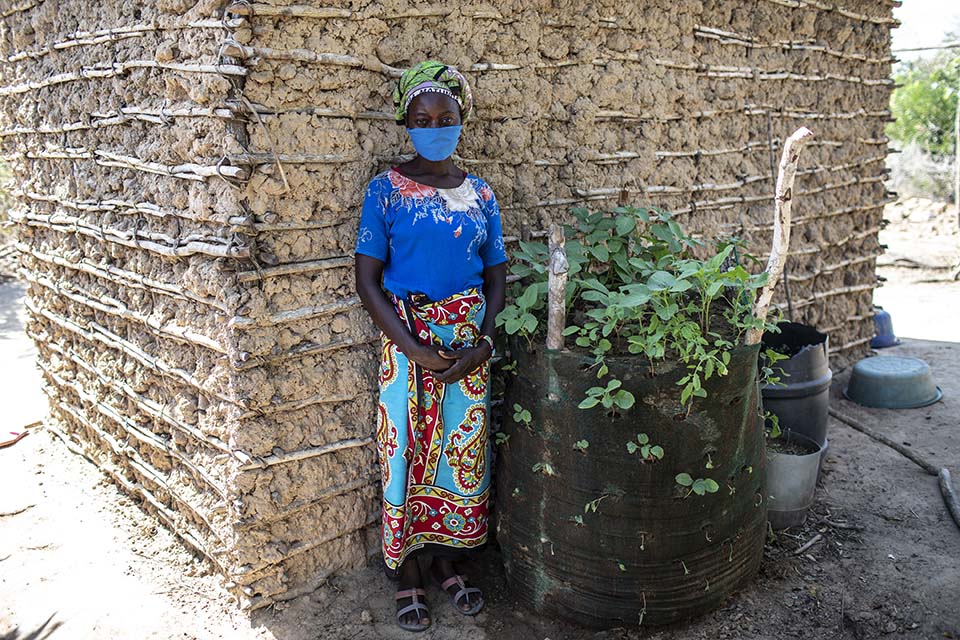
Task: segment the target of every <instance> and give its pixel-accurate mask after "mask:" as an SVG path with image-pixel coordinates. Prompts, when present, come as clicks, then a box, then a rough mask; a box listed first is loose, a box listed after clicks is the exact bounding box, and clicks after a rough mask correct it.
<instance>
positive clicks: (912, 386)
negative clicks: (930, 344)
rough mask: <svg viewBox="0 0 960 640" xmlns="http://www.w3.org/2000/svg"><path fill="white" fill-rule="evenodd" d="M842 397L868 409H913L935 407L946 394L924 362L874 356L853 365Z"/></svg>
mask: <svg viewBox="0 0 960 640" xmlns="http://www.w3.org/2000/svg"><path fill="white" fill-rule="evenodd" d="M843 395H845V396H846V397H847V398H848V399H850V400H853V401H854V402H856V403H857V404H862V405H863V406H865V407H880V408H884V409H913V408H916V407H925V406H927V405H928V404H933V403H934V402H936V401H937V400H939V399H940V398H941V397H942V396H943V392H941V391H940V388H939V387H937V386H936V385H935V384H934V383H933V375H932V374H931V373H930V365H928V364H927V363H926V362H924V361H923V360H920V359H919V358H907V357H903V356H874V357H872V358H864V359H863V360H861V361H860V362H858V363H857V364H855V365H854V367H853V373H852V374H851V375H850V382H849V383H848V384H847V388H846V389H844V390H843Z"/></svg>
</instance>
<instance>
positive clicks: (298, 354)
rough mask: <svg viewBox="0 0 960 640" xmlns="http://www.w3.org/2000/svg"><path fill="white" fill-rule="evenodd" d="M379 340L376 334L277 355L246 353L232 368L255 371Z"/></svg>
mask: <svg viewBox="0 0 960 640" xmlns="http://www.w3.org/2000/svg"><path fill="white" fill-rule="evenodd" d="M379 340H380V336H379V334H378V335H371V336H367V337H360V338H342V339H338V340H331V341H330V342H324V343H322V344H316V343H306V344H298V345H297V346H295V347H292V348H290V349H287V350H286V351H282V352H280V353H277V354H273V353H271V354H269V355H258V354H252V353H246V354H244V359H243V360H242V361H241V362H235V363H233V367H234V369H235V370H237V371H246V370H248V369H255V368H257V367H265V366H268V365H272V364H278V363H280V362H284V361H286V360H294V359H297V358H306V357H307V356H315V355H317V354H320V353H329V352H331V351H340V350H341V349H346V348H348V347H358V346H363V345H367V344H371V343H373V342H377V341H379Z"/></svg>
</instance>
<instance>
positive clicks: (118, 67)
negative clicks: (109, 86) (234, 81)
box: [0, 60, 247, 97]
mask: <svg viewBox="0 0 960 640" xmlns="http://www.w3.org/2000/svg"><path fill="white" fill-rule="evenodd" d="M131 69H164V70H169V71H180V72H183V73H215V74H219V75H226V76H245V75H247V70H246V69H245V68H243V67H238V66H236V65H229V64H182V63H176V62H157V61H155V60H129V61H127V62H114V63H112V64H108V65H97V66H92V67H81V68H80V71H71V72H69V73H58V74H56V75H53V76H50V77H49V78H45V79H43V80H40V81H28V82H23V83H20V84H12V85H7V86H4V87H0V97H3V96H11V95H17V94H21V93H27V92H30V91H36V90H38V89H43V88H45V87H52V86H54V85H58V84H65V83H67V82H74V81H76V80H87V79H90V78H115V77H117V76H120V75H123V74H124V73H126V72H127V71H130V70H131Z"/></svg>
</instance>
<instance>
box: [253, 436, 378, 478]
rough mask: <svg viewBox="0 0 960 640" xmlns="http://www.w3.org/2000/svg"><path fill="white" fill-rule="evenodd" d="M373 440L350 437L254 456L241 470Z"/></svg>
mask: <svg viewBox="0 0 960 640" xmlns="http://www.w3.org/2000/svg"><path fill="white" fill-rule="evenodd" d="M371 442H373V438H372V437H369V438H348V439H346V440H339V441H337V442H331V443H329V444H325V445H321V446H319V447H308V448H306V449H300V450H298V451H288V452H285V453H282V454H280V455H275V454H271V455H269V456H263V457H260V456H252V458H253V461H252V462H250V463H248V464H245V465H243V466H241V467H240V468H239V470H240V471H253V470H256V469H266V468H267V467H272V466H274V465H278V464H289V463H291V462H299V461H301V460H308V459H310V458H315V457H317V456H323V455H327V454H328V453H335V452H337V451H345V450H347V449H355V448H357V447H363V446H366V445H368V444H370V443H371Z"/></svg>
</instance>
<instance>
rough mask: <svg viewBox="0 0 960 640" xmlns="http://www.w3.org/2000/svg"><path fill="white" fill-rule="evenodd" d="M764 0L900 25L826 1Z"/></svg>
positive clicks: (797, 7) (892, 20)
mask: <svg viewBox="0 0 960 640" xmlns="http://www.w3.org/2000/svg"><path fill="white" fill-rule="evenodd" d="M766 2H769V3H771V4H779V5H781V6H784V7H790V8H791V9H819V10H821V11H835V12H837V13H839V14H840V15H842V16H844V17H846V18H850V19H851V20H856V21H858V22H870V23H872V24H887V25H893V26H899V25H900V21H899V20H895V19H893V18H886V17H879V16H870V15H867V14H865V13H856V12H854V11H850V10H848V9H844V8H842V7H838V6H836V5H832V4H830V3H828V2H820V1H819V0H766Z"/></svg>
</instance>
